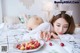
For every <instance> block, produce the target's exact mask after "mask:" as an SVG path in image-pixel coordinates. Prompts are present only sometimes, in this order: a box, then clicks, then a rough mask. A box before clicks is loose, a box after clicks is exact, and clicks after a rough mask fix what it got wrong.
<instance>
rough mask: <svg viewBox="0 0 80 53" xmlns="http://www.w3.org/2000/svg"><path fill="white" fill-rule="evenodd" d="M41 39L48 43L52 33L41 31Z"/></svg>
mask: <svg viewBox="0 0 80 53" xmlns="http://www.w3.org/2000/svg"><path fill="white" fill-rule="evenodd" d="M40 37H41V38H42V39H44V40H45V41H48V40H50V39H51V35H50V32H45V31H41V33H40Z"/></svg>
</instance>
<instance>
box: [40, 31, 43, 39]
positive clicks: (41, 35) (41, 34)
mask: <svg viewBox="0 0 80 53" xmlns="http://www.w3.org/2000/svg"><path fill="white" fill-rule="evenodd" d="M40 37H41V38H42V39H43V31H41V32H40Z"/></svg>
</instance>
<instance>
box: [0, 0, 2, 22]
mask: <svg viewBox="0 0 80 53" xmlns="http://www.w3.org/2000/svg"><path fill="white" fill-rule="evenodd" d="M1 2H2V1H1V0H0V23H2V7H1V6H2V3H1Z"/></svg>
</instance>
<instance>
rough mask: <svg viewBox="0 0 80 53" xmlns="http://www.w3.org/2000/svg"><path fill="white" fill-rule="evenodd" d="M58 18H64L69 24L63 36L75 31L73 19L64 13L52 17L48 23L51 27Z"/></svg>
mask: <svg viewBox="0 0 80 53" xmlns="http://www.w3.org/2000/svg"><path fill="white" fill-rule="evenodd" d="M59 18H64V19H65V20H66V21H67V22H68V24H69V27H68V29H67V31H66V32H65V34H73V33H74V30H75V23H74V20H73V17H72V16H69V15H68V14H66V11H61V13H60V14H58V15H56V16H53V17H52V19H51V20H50V23H51V24H52V25H53V23H54V22H55V21H56V20H57V19H59Z"/></svg>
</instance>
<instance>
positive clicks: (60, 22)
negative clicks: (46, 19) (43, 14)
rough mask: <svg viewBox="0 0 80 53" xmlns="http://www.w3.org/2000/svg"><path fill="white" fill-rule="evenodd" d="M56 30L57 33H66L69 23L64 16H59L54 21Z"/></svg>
mask: <svg viewBox="0 0 80 53" xmlns="http://www.w3.org/2000/svg"><path fill="white" fill-rule="evenodd" d="M53 25H54V31H55V33H57V34H58V35H59V34H64V33H65V32H66V31H67V29H68V26H69V24H68V23H67V21H66V20H65V19H64V18H59V19H57V20H56V21H55V22H54V23H53Z"/></svg>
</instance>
